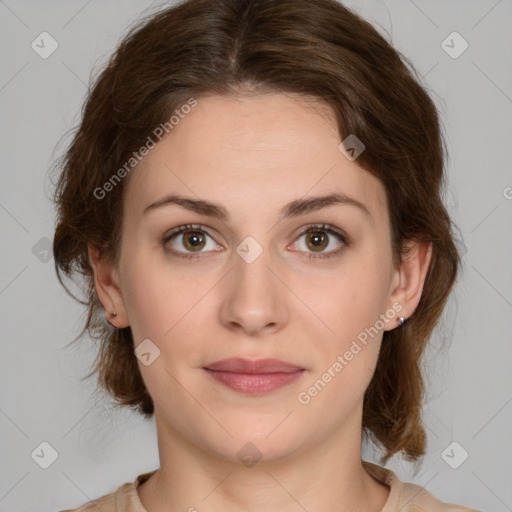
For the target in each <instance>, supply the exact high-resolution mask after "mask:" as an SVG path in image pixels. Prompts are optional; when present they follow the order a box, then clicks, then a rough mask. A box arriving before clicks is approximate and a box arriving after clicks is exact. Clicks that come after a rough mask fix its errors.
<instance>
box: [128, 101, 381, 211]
mask: <svg viewBox="0 0 512 512" xmlns="http://www.w3.org/2000/svg"><path fill="white" fill-rule="evenodd" d="M340 142H341V139H340V136H339V133H338V130H337V126H336V121H335V118H334V114H333V112H332V111H331V110H330V109H329V108H328V107H327V106H326V105H324V104H322V103H319V102H318V101H316V100H314V99H313V98H302V97H298V96H292V95H287V94H265V95H251V96H249V95H243V96H207V97H201V98H198V99H197V105H196V106H195V107H194V109H192V110H191V111H190V112H189V113H188V114H187V115H184V116H183V117H182V118H180V120H179V122H178V124H176V125H175V126H174V128H173V129H172V131H171V132H170V134H169V135H168V136H167V137H166V138H164V139H163V140H162V141H161V142H159V143H158V144H157V145H156V147H155V148H154V149H152V150H151V151H150V152H149V154H148V155H147V156H146V157H144V159H143V160H142V161H141V162H140V163H139V164H138V166H137V168H136V169H135V170H134V171H132V172H133V174H132V176H130V180H129V182H128V184H127V191H126V203H127V204H129V205H130V208H129V209H128V210H127V211H128V212H132V213H133V214H138V215H142V212H143V210H144V209H145V207H146V206H147V205H148V204H150V203H152V202H154V201H156V200H158V199H160V198H161V197H163V196H164V195H165V194H169V193H177V194H182V195H186V196H188V197H191V196H192V197H194V196H195V197H196V198H201V199H207V200H210V201H212V202H216V203H220V204H225V205H226V207H227V208H228V210H229V211H230V212H231V211H232V212H233V214H234V215H237V216H238V218H243V217H245V216H247V215H249V214H251V213H258V215H267V214H270V213H271V212H273V213H276V212H277V211H278V210H280V209H281V207H282V206H283V205H284V204H285V203H288V202H291V201H293V200H296V199H299V198H301V197H307V196H318V195H327V194H332V193H341V194H344V195H347V196H350V197H353V198H354V199H356V200H358V201H360V202H362V203H363V204H365V205H366V206H367V208H368V210H369V211H370V213H371V216H372V218H374V219H379V218H382V216H383V214H384V215H385V214H386V213H387V212H386V200H385V191H384V188H383V186H382V184H381V183H380V181H379V180H378V179H377V178H375V177H374V176H372V175H371V174H370V173H368V172H367V171H365V170H364V169H362V168H361V167H359V166H358V165H357V160H356V161H350V160H348V159H347V158H346V157H345V156H344V155H343V154H342V153H341V152H340V151H339V149H338V146H339V144H340ZM263 207H264V208H263Z"/></svg>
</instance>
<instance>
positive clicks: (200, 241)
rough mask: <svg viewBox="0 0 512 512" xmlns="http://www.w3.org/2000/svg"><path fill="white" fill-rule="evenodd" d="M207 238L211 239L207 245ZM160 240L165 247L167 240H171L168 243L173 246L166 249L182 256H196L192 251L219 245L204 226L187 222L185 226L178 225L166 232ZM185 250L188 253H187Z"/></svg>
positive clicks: (199, 251)
mask: <svg viewBox="0 0 512 512" xmlns="http://www.w3.org/2000/svg"><path fill="white" fill-rule="evenodd" d="M208 238H210V239H211V243H210V245H209V246H208ZM173 239H176V240H173ZM162 242H163V244H164V245H165V246H167V247H168V244H169V242H171V243H170V245H171V246H172V247H173V248H172V249H171V248H169V249H168V250H169V251H170V252H172V253H174V254H176V255H177V256H179V257H182V258H196V257H197V256H196V255H195V254H193V253H201V252H204V251H203V249H205V248H206V250H215V249H216V248H218V247H220V246H219V245H218V244H216V243H215V242H214V241H213V239H212V237H211V236H210V235H209V234H208V232H207V231H206V230H205V228H204V226H201V225H199V224H187V225H185V226H180V227H179V228H177V229H175V230H174V231H172V232H171V233H169V234H167V235H166V236H165V237H164V238H163V240H162ZM172 242H174V243H172ZM182 248H185V251H183V250H182ZM187 252H188V253H189V254H187Z"/></svg>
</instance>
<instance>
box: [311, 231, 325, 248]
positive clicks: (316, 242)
mask: <svg viewBox="0 0 512 512" xmlns="http://www.w3.org/2000/svg"><path fill="white" fill-rule="evenodd" d="M311 241H312V243H313V246H314V247H317V248H318V247H321V246H323V245H324V242H325V235H323V234H322V233H319V232H314V233H312V234H311Z"/></svg>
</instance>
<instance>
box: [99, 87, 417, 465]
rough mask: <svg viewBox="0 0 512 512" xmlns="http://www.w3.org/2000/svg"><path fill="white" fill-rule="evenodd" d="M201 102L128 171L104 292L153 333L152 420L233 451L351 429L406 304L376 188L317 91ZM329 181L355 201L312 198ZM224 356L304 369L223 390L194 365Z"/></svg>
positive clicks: (269, 454)
mask: <svg viewBox="0 0 512 512" xmlns="http://www.w3.org/2000/svg"><path fill="white" fill-rule="evenodd" d="M197 102H198V103H197V106H195V107H194V108H193V109H191V112H190V113H189V114H187V115H185V116H183V118H181V119H180V121H179V123H178V124H177V126H175V127H174V128H173V130H172V132H171V134H170V136H169V137H167V138H165V139H163V140H162V141H161V142H160V143H159V144H158V145H157V146H156V147H155V148H154V149H152V150H151V151H150V152H149V154H148V155H147V156H146V157H145V158H144V159H143V160H142V161H141V163H140V164H139V166H138V167H137V168H136V169H135V170H134V171H132V172H133V175H132V176H130V179H129V182H128V184H127V189H126V191H125V192H126V195H125V203H124V219H123V236H122V242H121V256H120V261H119V267H118V268H117V269H114V272H113V276H114V277H113V279H114V282H115V283H117V284H118V287H119V295H116V294H115V292H112V290H110V295H109V299H110V300H111V302H110V304H107V303H108V302H109V299H105V300H104V304H105V306H106V307H107V308H108V310H110V307H109V306H110V305H112V304H114V307H113V309H114V310H116V311H118V317H117V319H116V320H117V323H118V324H120V323H122V322H123V319H124V321H125V325H129V326H130V327H131V330H132V333H133V338H134V341H135V346H136V347H137V346H139V345H140V344H141V343H142V342H143V340H150V341H145V342H144V343H145V345H141V349H139V350H140V352H142V353H144V354H145V355H142V354H139V356H138V357H139V361H138V364H139V367H140V371H141V373H142V377H143V379H144V382H145V384H146V386H147V389H148V391H149V393H150V395H151V397H152V398H153V401H154V404H155V413H156V418H157V424H159V425H160V426H161V427H162V428H165V430H166V432H167V435H174V436H179V437H181V438H183V439H187V440H188V441H189V442H191V443H193V444H194V445H196V446H199V447H201V448H202V449H204V450H206V451H208V452H209V453H215V454H218V455H221V456H222V457H224V458H228V459H230V460H237V459H238V460H241V459H240V457H241V454H244V453H245V452H247V451H251V450H255V448H253V447H251V446H250V445H246V443H248V442H251V443H252V444H253V445H254V446H255V447H256V448H257V453H259V454H261V457H262V458H263V459H264V460H270V459H275V458H279V457H283V456H285V455H286V454H290V453H299V452H300V451H301V450H305V449H307V448H311V447H312V446H314V445H315V444H318V443H320V442H323V441H325V439H328V438H329V436H336V435H339V433H340V432H347V431H350V432H352V434H351V435H353V436H356V435H357V433H358V432H360V426H361V414H362V404H363V395H364V392H365V389H366V388H367V386H368V384H369V382H370V380H371V377H372V374H373V372H374V369H375V365H376V361H377V356H378V353H379V348H380V343H381V339H382V332H383V330H391V329H394V328H395V327H396V326H397V325H398V324H397V317H398V316H400V314H401V315H403V316H408V315H407V314H406V313H410V312H411V311H408V312H406V311H405V309H404V310H401V311H400V309H401V307H402V305H404V304H405V303H406V302H407V301H406V300H405V296H404V293H405V291H404V289H403V288H401V287H399V283H400V279H399V276H400V275H399V271H398V270H395V269H394V267H393V265H392V253H391V239H390V227H389V217H388V212H387V203H386V196H385V190H384V188H383V186H382V184H381V183H380V182H379V181H378V180H377V179H376V178H374V177H373V176H371V175H370V174H369V173H367V172H366V171H364V170H363V169H362V168H360V167H359V166H358V165H357V160H354V161H351V160H350V159H348V158H347V157H346V156H345V155H344V154H343V153H342V152H341V151H340V150H339V148H338V146H339V144H340V142H341V140H340V138H339V135H338V132H337V129H336V126H335V121H334V117H332V116H331V113H330V112H329V110H327V108H326V107H323V108H322V105H320V104H318V103H314V102H313V101H312V100H310V101H309V102H306V101H305V100H304V99H299V98H298V97H297V96H293V97H292V96H289V95H284V94H275V95H259V96H252V97H248V96H244V97H242V96H240V97H220V96H210V97H204V98H198V100H197ZM362 142H363V143H364V141H362ZM171 195H172V196H180V197H182V198H184V199H186V200H187V203H186V204H188V206H189V207H188V208H187V207H185V206H183V205H179V204H177V203H174V202H171V201H169V202H165V199H166V198H167V197H168V196H171ZM333 195H337V196H339V197H342V196H344V197H346V198H350V199H351V201H353V203H352V202H348V201H347V202H345V203H344V202H339V201H338V202H335V201H329V200H326V201H323V202H322V201H319V200H317V201H313V199H315V198H320V197H324V196H333ZM356 201H357V203H358V204H360V205H361V206H357V205H356V203H355V202H356ZM196 202H197V204H196ZM199 202H207V203H211V204H212V205H214V206H215V208H214V207H209V208H206V207H205V206H204V205H203V204H202V203H199ZM303 202H304V205H303V206H301V205H302V203H303ZM155 203H156V205H155ZM158 203H160V205H158ZM194 204H196V206H193V205H194ZM151 205H154V206H151ZM212 211H214V212H217V213H218V212H221V213H222V214H223V215H224V218H220V217H219V216H218V215H212V214H211V213H212ZM187 224H192V225H193V227H192V228H189V232H188V233H182V234H175V236H173V232H174V231H175V230H176V229H177V228H180V227H182V226H184V225H187ZM322 224H325V225H326V226H324V227H318V225H322ZM310 225H313V227H311V229H310V230H309V233H308V232H307V229H308V226H310ZM314 226H317V227H314ZM304 231H306V233H304ZM337 233H338V234H339V235H338V234H337ZM340 235H341V236H340ZM344 240H345V241H344ZM104 297H105V296H104V295H103V298H104ZM402 299H403V300H402ZM158 350H159V353H158ZM226 358H246V359H250V360H254V359H261V358H275V359H279V360H282V361H285V362H288V363H291V364H293V365H296V366H298V367H300V368H301V369H303V371H301V372H298V373H297V374H296V375H295V379H294V380H292V381H290V382H288V384H286V385H284V386H282V387H278V388H276V389H273V390H271V391H266V392H265V391H263V390H261V389H259V390H258V389H254V388H249V389H246V391H249V392H242V390H241V389H240V387H243V386H244V383H249V384H250V382H252V380H254V378H252V379H251V378H244V377H241V378H240V379H239V380H236V379H235V380H234V384H233V385H234V386H235V389H234V388H232V387H229V386H228V385H226V384H224V383H222V382H220V381H218V380H216V379H215V378H214V377H213V376H212V375H213V374H211V373H210V372H208V371H207V370H205V369H204V368H205V367H207V366H209V365H211V364H212V363H214V362H216V361H219V360H222V359H226ZM217 375H219V374H217ZM223 375H224V376H226V375H227V374H226V373H224V374H223ZM289 376H290V375H289V374H288V377H289ZM267 377H268V376H267ZM244 379H245V380H244ZM269 380H272V379H269ZM263 381H264V379H260V382H263ZM249 384H247V385H249ZM236 386H239V387H238V388H237V387H236ZM251 389H252V391H251ZM171 432H172V434H170V433H171ZM162 435H163V434H162ZM354 439H355V438H354ZM244 446H245V448H243V447H244ZM242 448H243V449H242ZM241 449H242V452H240V450H241ZM243 450H245V452H244V451H243ZM258 456H259V455H258Z"/></svg>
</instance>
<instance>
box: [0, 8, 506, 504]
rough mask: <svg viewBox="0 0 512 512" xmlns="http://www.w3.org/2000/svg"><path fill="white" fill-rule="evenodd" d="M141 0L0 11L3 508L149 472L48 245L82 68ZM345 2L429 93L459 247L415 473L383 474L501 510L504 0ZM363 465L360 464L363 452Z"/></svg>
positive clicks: (137, 428) (147, 456)
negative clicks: (52, 44) (47, 40)
mask: <svg viewBox="0 0 512 512" xmlns="http://www.w3.org/2000/svg"><path fill="white" fill-rule="evenodd" d="M152 5H155V4H154V3H151V2H149V1H133V0H132V1H127V0H123V1H120V0H116V1H112V0H111V1H102V2H100V1H98V0H89V1H87V0H79V1H75V0H66V1H63V0H61V1H56V0H55V1H27V0H23V1H21V0H17V1H16V0H6V1H0V42H1V45H0V55H1V62H2V66H1V74H0V115H1V120H2V122H1V125H0V130H1V132H0V141H1V142H0V143H1V149H2V150H1V151H0V172H1V179H2V182H1V183H2V186H1V188H0V229H1V237H2V250H1V258H2V260H1V263H2V264H1V265H0V311H1V327H0V329H1V331H0V333H1V359H0V360H1V362H2V366H1V382H0V384H1V385H0V432H1V436H0V464H1V467H0V511H7V510H10V511H29V510H30V511H35V510H47V511H56V510H60V509H62V508H71V507H76V506H78V505H80V504H82V503H84V502H85V501H87V500H88V499H91V498H96V497H99V496H100V495H103V494H106V493H109V492H113V491H114V490H115V489H117V487H118V486H119V485H121V484H122V483H124V482H128V481H133V479H134V478H135V476H136V475H138V474H140V473H142V472H145V471H150V470H152V469H155V468H157V467H158V450H157V445H156V433H155V429H154V423H153V421H150V422H145V421H144V420H143V419H142V418H141V417H138V416H136V415H135V414H134V413H132V412H130V411H128V410H127V411H113V410H112V409H111V406H110V402H109V400H106V399H105V398H104V397H102V396H101V395H98V394H95V383H94V380H93V379H89V380H88V381H86V382H82V381H81V380H80V378H81V377H82V376H83V375H85V374H86V373H87V371H88V370H89V367H90V364H91V363H92V361H93V358H94V355H95V347H94V345H93V344H92V343H90V342H88V341H87V339H86V340H84V342H83V343H81V344H80V345H79V346H77V345H76V344H75V345H74V346H68V347H66V345H67V344H68V343H69V342H70V341H71V340H72V339H73V338H74V337H75V336H76V335H77V333H78V332H79V329H80V328H81V325H82V321H83V319H84V317H83V312H82V310H81V309H80V308H79V306H78V305H77V304H75V302H74V301H72V299H71V298H69V297H68V296H67V295H66V294H65V292H64V291H63V290H62V288H61V287H60V285H59V284H58V282H57V279H56V276H55V273H54V268H53V259H52V258H51V252H48V250H49V249H50V244H51V242H50V240H52V239H53V232H54V213H53V210H52V206H51V203H50V202H49V200H48V194H50V193H51V190H52V189H51V184H50V182H49V180H48V178H47V176H46V173H47V170H48V167H49V166H50V165H51V164H52V162H53V160H54V158H55V157H57V156H59V155H60V154H61V150H62V149H63V148H64V143H65V142H66V141H69V137H67V138H64V139H62V140H61V143H60V146H57V143H58V142H59V139H61V137H62V136H63V135H64V134H66V133H67V132H68V131H69V130H70V129H71V128H72V127H73V126H74V125H75V124H76V123H77V122H78V120H79V112H80V107H81V103H82V100H83V98H84V95H85V93H86V91H87V84H88V81H89V76H90V73H91V71H92V70H93V69H97V67H98V66H101V65H102V64H103V63H104V62H105V60H106V57H107V56H108V55H109V53H110V52H111V51H112V50H113V49H114V47H115V46H116V44H117V43H118V42H119V39H120V37H121V36H122V34H124V33H125V30H126V28H127V27H128V25H129V24H131V23H132V22H134V21H135V20H136V19H137V17H138V16H139V15H140V13H142V11H144V10H145V9H146V8H148V7H150V6H152ZM348 5H350V6H352V7H353V8H354V9H355V10H356V11H358V12H360V13H361V14H362V15H363V16H364V17H366V18H367V19H369V20H371V21H372V22H374V23H375V24H376V26H377V28H378V30H379V31H381V32H383V33H385V32H387V33H389V34H390V36H391V41H392V43H393V44H394V46H395V47H396V48H397V49H398V50H400V51H401V52H403V53H404V54H405V55H406V56H407V57H408V58H410V59H411V61H412V62H413V64H414V65H415V67H416V68H417V69H418V71H419V72H420V73H421V75H423V77H424V83H425V85H426V86H427V87H428V88H429V90H431V91H432V94H433V96H434V99H435V101H436V103H437V105H438V107H439V109H440V111H441V116H442V119H443V123H444V126H445V130H446V133H447V141H448V145H449V151H450V160H449V161H448V163H447V172H448V183H449V186H448V189H447V195H446V202H447V205H448V207H449V210H450V212H451V213H452V215H453V218H454V221H455V222H456V223H457V225H458V226H459V228H460V230H461V233H462V236H463V240H464V243H465V248H462V250H463V253H464V268H463V273H462V275H461V279H460V281H459V283H458V285H457V286H456V288H455V290H454V294H453V298H452V300H451V301H450V303H449V306H448V308H447V309H446V312H445V313H446V314H445V315H444V319H443V320H444V322H443V326H442V327H441V328H439V329H438V330H437V331H436V336H435V337H434V339H433V343H432V346H431V348H430V349H429V351H428V353H427V354H426V355H427V359H426V365H427V378H428V382H429V386H428V400H427V403H426V405H425V416H424V417H425V422H426V426H427V431H428V443H429V450H428V454H427V456H426V457H425V459H424V462H423V465H422V467H421V469H420V470H419V471H418V472H416V473H415V472H414V466H413V465H411V464H407V463H405V462H401V461H400V460H397V459H394V460H393V461H391V462H390V463H389V465H388V466H389V467H390V468H391V469H393V470H394V471H395V472H396V473H397V474H398V476H399V477H400V478H401V479H402V480H406V481H411V482H415V483H418V484H420V485H423V486H425V487H426V488H427V489H428V490H429V491H430V492H432V493H433V494H434V495H436V496H438V497H439V498H440V499H442V500H443V501H448V502H454V503H460V504H464V505H470V506H472V507H475V508H478V509H481V510H488V511H491V510H512V486H511V485H510V483H511V478H510V477H511V474H512V462H511V461H512V453H511V451H512V450H511V442H510V439H511V435H510V433H511V431H512V428H511V426H512V403H511V402H512V377H511V371H510V363H511V355H512V335H511V334H510V327H511V318H512V291H511V290H512V271H511V266H510V254H511V253H512V229H511V227H512V222H511V219H512V172H511V163H510V147H511V146H510V141H511V138H512V68H511V60H512V58H511V53H512V52H511V50H512V1H511V0H499V1H496V0H489V1H487V0H485V1H484V0H479V1H468V0H460V1H455V0H450V1H440V0H438V1H435V0H434V1H430V0H429V1H426V0H423V1H421V0H414V1H413V0H394V1H393V2H391V1H390V0H387V1H386V2H383V1H377V0H372V1H370V0H364V1H363V0H357V1H356V0H353V1H352V2H348ZM43 31H47V32H49V33H50V34H51V36H52V37H53V38H54V39H55V40H56V41H57V43H58V48H57V50H56V51H55V52H54V53H53V54H52V55H51V56H50V57H48V58H47V59H43V58H41V57H40V56H39V54H38V53H36V52H35V51H34V50H33V49H32V48H31V43H32V41H34V40H36V38H37V37H38V36H39V34H40V33H41V32H43ZM453 31H457V32H458V33H459V34H460V35H461V36H462V37H463V38H464V39H465V40H466V41H467V42H468V44H469V47H468V49H467V50H466V51H465V52H464V53H462V54H461V55H460V56H458V57H457V58H453V56H450V55H449V54H448V53H447V52H446V51H445V48H446V45H449V46H452V48H451V49H450V48H446V49H447V50H449V51H451V52H452V54H454V52H459V51H460V49H461V48H462V46H461V44H462V41H461V40H460V39H454V40H453V43H452V42H451V39H450V38H449V39H448V40H447V42H446V43H445V44H444V46H443V45H442V42H443V41H444V40H445V39H446V38H447V36H448V35H449V34H451V33H452V32H453ZM452 39H453V37H452ZM36 41H37V40H36ZM46 48H48V45H46ZM444 340H451V346H450V348H449V350H446V349H442V342H443V341H444ZM43 441H46V442H48V443H50V445H51V446H53V447H54V449H55V450H56V451H57V452H58V458H57V459H56V460H55V462H54V463H53V464H52V465H51V466H50V467H49V468H48V469H42V468H41V467H40V466H39V465H38V464H37V463H36V462H35V460H34V459H36V457H35V456H34V459H33V458H32V456H31V454H32V453H33V452H34V450H36V448H38V447H39V445H40V443H41V442H43ZM453 441H456V442H457V443H458V445H456V446H455V448H453V446H452V447H451V448H453V451H451V448H450V449H448V452H444V450H445V449H446V448H447V447H448V446H449V445H450V444H451V443H452V442H453ZM459 445H460V446H459ZM462 449H464V450H466V451H467V452H468V454H469V457H468V458H467V460H465V461H464V463H463V464H461V465H460V466H459V467H458V468H457V469H453V468H452V467H450V466H449V465H448V463H447V462H446V460H449V461H450V462H451V463H452V465H456V464H458V463H459V462H460V461H461V457H462V454H463V452H462ZM38 450H39V452H40V448H38ZM38 450H36V453H37V452H38ZM46 453H48V451H47V452H46ZM443 453H444V456H443ZM447 454H448V455H447ZM364 455H365V458H367V459H370V460H371V459H372V456H373V454H372V452H371V449H370V448H368V449H366V450H365V453H364Z"/></svg>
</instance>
